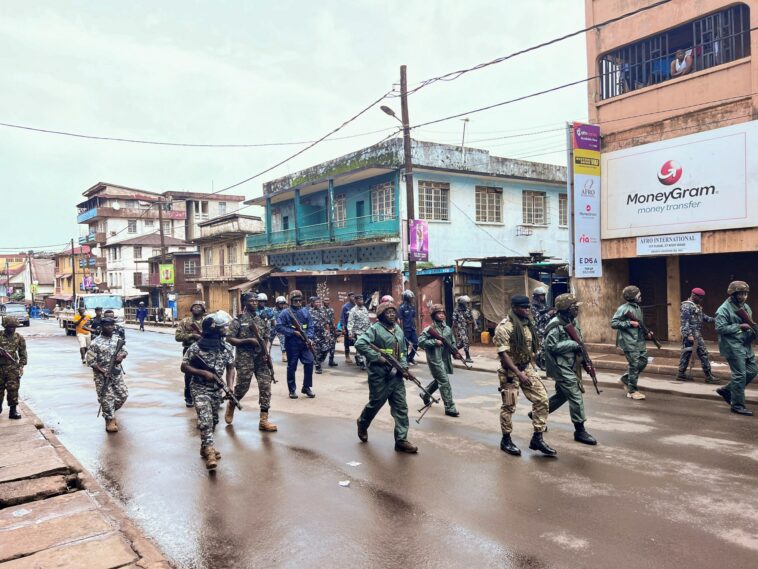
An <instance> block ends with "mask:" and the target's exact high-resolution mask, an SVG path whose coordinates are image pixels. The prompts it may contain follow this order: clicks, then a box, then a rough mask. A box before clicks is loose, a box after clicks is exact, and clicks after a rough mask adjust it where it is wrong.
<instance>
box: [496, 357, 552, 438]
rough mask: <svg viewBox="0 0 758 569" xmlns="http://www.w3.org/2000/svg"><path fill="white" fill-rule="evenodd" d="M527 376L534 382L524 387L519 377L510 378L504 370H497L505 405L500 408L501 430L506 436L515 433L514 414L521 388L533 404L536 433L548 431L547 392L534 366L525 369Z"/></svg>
mask: <svg viewBox="0 0 758 569" xmlns="http://www.w3.org/2000/svg"><path fill="white" fill-rule="evenodd" d="M524 373H525V374H526V376H527V377H528V378H529V379H530V380H531V381H532V384H531V385H530V386H526V385H522V384H521V382H520V381H519V380H518V378H517V377H513V378H511V381H510V382H509V381H508V377H507V376H506V374H505V372H504V371H503V370H502V369H499V370H497V378H498V380H499V381H500V396H501V397H502V399H503V404H502V406H501V407H500V429H501V430H502V432H503V434H504V435H508V434H510V433H511V432H512V431H513V413H515V412H516V400H517V399H518V390H519V387H520V388H521V391H523V392H524V395H526V398H527V399H528V400H529V401H531V402H532V425H533V426H534V431H535V432H536V433H544V432H545V431H546V430H547V416H548V402H547V390H546V389H545V386H544V385H543V384H542V381H541V380H540V377H539V375H537V370H536V369H534V366H533V365H532V364H529V365H528V366H526V369H524Z"/></svg>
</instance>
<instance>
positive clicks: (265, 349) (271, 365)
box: [250, 322, 277, 383]
mask: <svg viewBox="0 0 758 569" xmlns="http://www.w3.org/2000/svg"><path fill="white" fill-rule="evenodd" d="M250 330H251V331H252V333H253V336H255V339H256V340H257V341H258V345H259V346H260V348H261V350H263V356H264V357H265V358H266V364H267V365H268V369H269V371H270V372H271V383H276V382H277V381H276V378H275V377H274V362H273V361H272V360H271V354H270V353H269V351H268V346H267V345H266V342H264V341H263V339H262V338H261V334H260V332H259V331H258V326H256V324H255V322H253V325H252V326H250Z"/></svg>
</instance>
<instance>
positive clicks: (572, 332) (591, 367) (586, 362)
mask: <svg viewBox="0 0 758 569" xmlns="http://www.w3.org/2000/svg"><path fill="white" fill-rule="evenodd" d="M564 330H566V334H568V337H569V338H571V339H572V340H574V342H576V343H577V344H579V349H580V354H581V356H582V367H583V368H584V371H586V372H587V375H589V376H590V377H591V378H592V385H594V386H595V391H597V394H598V395H600V394H601V393H602V391H601V389H600V388H599V387H598V386H597V373H596V372H595V364H593V363H592V360H591V359H590V355H589V354H588V353H587V347H586V346H585V345H584V342H582V339H581V338H580V337H579V331H578V330H577V329H576V326H574V325H573V324H566V326H564ZM579 387H580V388H581V387H582V384H581V383H579ZM582 391H584V389H582Z"/></svg>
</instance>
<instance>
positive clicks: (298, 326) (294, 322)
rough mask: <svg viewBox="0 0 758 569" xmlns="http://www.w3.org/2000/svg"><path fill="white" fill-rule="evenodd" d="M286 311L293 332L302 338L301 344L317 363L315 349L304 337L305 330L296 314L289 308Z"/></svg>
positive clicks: (306, 337)
mask: <svg viewBox="0 0 758 569" xmlns="http://www.w3.org/2000/svg"><path fill="white" fill-rule="evenodd" d="M287 310H289V312H290V316H291V317H292V327H293V328H294V329H295V332H297V334H298V335H299V336H300V338H302V340H303V342H305V345H306V346H307V347H308V349H309V350H310V352H311V354H313V358H314V359H315V360H317V361H318V354H317V353H316V349H315V348H314V347H313V342H311V341H310V340H309V339H308V336H306V334H305V330H303V326H302V325H301V324H300V321H299V320H298V319H297V313H296V312H295V311H294V310H292V309H291V308H288V309H287Z"/></svg>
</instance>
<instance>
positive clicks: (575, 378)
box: [544, 294, 597, 445]
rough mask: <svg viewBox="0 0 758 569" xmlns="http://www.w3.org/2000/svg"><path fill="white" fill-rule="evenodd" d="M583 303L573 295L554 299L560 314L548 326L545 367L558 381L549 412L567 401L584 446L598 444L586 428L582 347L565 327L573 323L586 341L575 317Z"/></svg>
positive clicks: (546, 329) (579, 440)
mask: <svg viewBox="0 0 758 569" xmlns="http://www.w3.org/2000/svg"><path fill="white" fill-rule="evenodd" d="M581 304H582V303H581V302H577V300H576V297H575V296H574V295H573V294H561V295H559V296H558V298H556V299H555V308H556V310H557V315H556V316H555V318H553V319H552V320H551V321H550V323H549V324H548V325H547V327H546V328H545V342H544V348H545V367H546V369H547V376H548V377H549V378H550V379H553V380H555V393H554V394H553V395H552V397H550V399H549V400H548V413H552V412H553V411H555V410H557V409H559V408H560V407H561V406H562V405H563V404H564V403H565V402H566V401H568V404H569V414H570V415H571V422H572V423H574V440H575V441H577V442H580V443H583V444H585V445H596V444H597V441H596V440H595V438H594V437H593V436H592V435H590V434H589V433H588V432H587V431H586V430H585V428H584V422H585V421H586V420H587V416H586V415H585V413H584V397H583V395H582V393H584V389H583V388H582V384H581V378H580V373H581V371H580V370H579V366H580V365H581V360H580V357H581V356H580V354H581V346H580V345H579V344H578V343H577V342H575V341H574V340H572V339H571V338H570V337H569V335H568V332H566V326H568V325H569V324H571V325H573V326H574V328H575V329H576V332H577V334H578V335H579V339H580V340H582V341H583V338H582V329H581V328H580V327H579V322H577V320H576V317H577V315H578V314H579V306H580V305H581Z"/></svg>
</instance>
